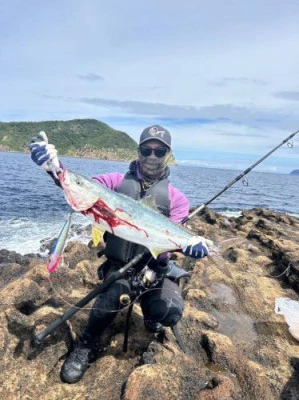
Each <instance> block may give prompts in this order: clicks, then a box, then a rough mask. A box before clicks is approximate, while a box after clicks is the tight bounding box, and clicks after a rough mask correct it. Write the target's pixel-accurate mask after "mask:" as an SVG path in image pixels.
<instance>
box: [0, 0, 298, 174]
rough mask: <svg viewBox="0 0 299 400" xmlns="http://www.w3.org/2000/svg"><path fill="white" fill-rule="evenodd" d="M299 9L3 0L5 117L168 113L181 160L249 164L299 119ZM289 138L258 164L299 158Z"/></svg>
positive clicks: (133, 130)
mask: <svg viewBox="0 0 299 400" xmlns="http://www.w3.org/2000/svg"><path fill="white" fill-rule="evenodd" d="M298 20H299V2H298V0H285V1H284V2H282V1H281V0H263V1H260V0H226V1H223V0H210V1H206V2H204V1H199V0H187V1H186V0H185V1H180V0H177V1H173V0H151V1H150V2H146V3H145V2H142V1H140V0H127V1H123V0H109V1H108V0H105V1H104V0H84V1H83V0H72V1H71V0H69V1H64V0H59V1H58V0H52V1H51V2H46V1H40V0H27V1H26V2H25V1H23V0H10V1H9V2H8V1H7V2H5V1H4V0H2V1H0V93H1V95H0V121H1V122H11V121H44V120H47V121H48V120H71V119H74V118H95V119H97V120H99V121H103V122H105V123H107V124H109V125H110V126H111V127H113V128H115V129H119V130H121V131H124V132H126V133H128V134H129V135H130V136H131V137H132V138H133V139H134V140H136V141H138V139H139V136H140V133H141V132H142V130H143V129H144V128H145V127H147V126H149V125H153V124H160V125H163V126H165V127H166V128H168V129H169V130H170V132H171V134H172V141H173V152H174V155H175V157H176V159H177V161H178V162H179V163H184V164H189V163H191V164H196V165H199V166H204V167H216V168H230V169H240V170H242V169H245V168H247V167H248V166H250V165H251V164H252V163H254V162H256V161H257V160H258V159H260V158H261V157H262V156H264V155H265V154H266V153H268V152H269V151H270V150H271V149H273V148H275V147H276V146H277V145H278V144H280V143H281V142H282V141H283V140H284V139H285V138H287V137H288V136H289V135H290V134H291V133H293V132H295V131H296V130H298V129H299V68H298V65H299V51H298V43H299V25H298ZM34 134H35V132H34ZM291 145H293V147H289V146H287V145H286V144H284V145H283V146H282V147H280V148H279V149H278V150H277V151H276V152H275V153H274V154H273V155H271V156H270V157H269V158H268V159H267V160H265V161H264V162H262V163H261V164H260V165H259V166H258V167H257V168H256V170H259V171H267V172H278V173H289V172H290V171H291V170H293V169H298V168H299V134H298V135H297V136H295V138H294V139H293V141H292V144H291Z"/></svg>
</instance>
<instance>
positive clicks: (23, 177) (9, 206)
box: [0, 152, 299, 254]
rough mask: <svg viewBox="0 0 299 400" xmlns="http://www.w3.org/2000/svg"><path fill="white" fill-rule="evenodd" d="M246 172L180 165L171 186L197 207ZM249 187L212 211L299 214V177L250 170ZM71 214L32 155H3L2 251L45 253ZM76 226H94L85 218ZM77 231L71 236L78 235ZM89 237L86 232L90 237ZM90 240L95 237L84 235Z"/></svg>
mask: <svg viewBox="0 0 299 400" xmlns="http://www.w3.org/2000/svg"><path fill="white" fill-rule="evenodd" d="M61 161H62V162H63V164H64V165H65V166H66V167H68V168H69V169H71V170H73V171H76V172H78V173H81V174H83V175H86V176H94V175H98V174H102V173H108V172H117V171H118V172H126V171H127V168H128V163H126V162H116V161H104V160H89V159H81V158H72V157H61ZM240 173H241V171H233V170H223V169H222V170H221V169H212V168H200V167H196V166H186V165H178V166H176V167H171V176H170V178H171V182H172V183H173V185H174V186H176V187H177V188H178V189H180V190H181V191H182V192H184V193H185V194H186V196H187V197H188V198H189V201H190V205H191V206H192V207H196V206H198V205H201V204H203V203H205V202H206V201H208V200H209V199H211V198H212V197H213V196H214V195H215V194H216V193H218V192H219V191H220V190H222V189H223V188H224V187H225V186H226V185H227V184H228V183H229V182H231V181H232V180H233V179H234V178H236V177H237V176H238V175H239V174H240ZM247 179H248V186H245V185H243V184H242V182H241V181H239V182H237V183H235V184H234V185H233V186H232V187H230V188H229V189H228V190H227V191H225V193H223V194H222V195H221V196H220V197H219V198H218V199H216V200H215V201H213V202H212V203H211V204H210V205H209V208H211V209H213V210H215V211H217V212H220V213H223V214H225V215H238V214H239V213H240V212H241V210H243V209H251V208H254V207H263V208H269V209H272V210H275V211H280V212H283V213H287V214H291V215H296V216H298V215H299V176H291V175H283V174H270V173H262V172H254V171H252V172H250V173H249V174H248V175H247ZM69 211H70V207H69V206H68V204H67V203H66V201H65V199H64V195H63V192H62V190H61V189H60V188H59V187H57V186H56V185H55V184H54V183H53V181H52V179H51V178H50V177H49V176H48V175H47V174H46V173H45V172H44V171H43V170H42V169H41V168H39V167H37V166H36V165H35V164H34V163H33V162H32V161H31V159H30V155H29V154H20V153H8V152H0V228H1V229H0V249H3V248H4V249H8V250H14V251H17V252H19V253H21V254H26V253H35V252H39V249H40V246H41V241H42V240H44V239H48V238H52V237H54V236H56V235H57V234H58V232H59V231H60V229H61V227H62V225H63V222H64V220H65V218H66V216H67V214H68V212H69ZM73 223H74V224H82V225H88V223H89V222H88V221H87V220H86V219H85V218H84V217H83V216H81V215H79V214H76V215H75V216H74V217H73ZM75 231H76V229H73V230H72V231H71V234H70V238H71V239H73V238H74V236H75V235H76V233H75ZM85 235H86V233H85ZM80 239H81V240H83V241H85V242H87V241H88V240H89V239H90V238H89V237H84V236H82V237H81V238H80Z"/></svg>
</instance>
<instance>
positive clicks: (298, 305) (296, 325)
mask: <svg viewBox="0 0 299 400" xmlns="http://www.w3.org/2000/svg"><path fill="white" fill-rule="evenodd" d="M275 313H276V314H281V315H283V316H284V318H285V320H286V323H287V324H288V325H289V331H290V334H291V335H292V336H293V338H294V339H296V340H298V341H299V301H296V300H292V299H289V298H288V297H279V298H277V299H275Z"/></svg>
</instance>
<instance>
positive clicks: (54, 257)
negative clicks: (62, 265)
mask: <svg viewBox="0 0 299 400" xmlns="http://www.w3.org/2000/svg"><path fill="white" fill-rule="evenodd" d="M72 214H73V213H72V212H71V213H70V214H69V215H68V217H67V220H66V221H65V223H64V225H63V227H62V229H61V231H60V233H59V235H58V237H57V240H56V242H55V244H54V246H53V248H52V250H51V253H50V257H49V260H48V262H47V266H46V268H47V270H48V272H50V273H51V272H54V271H55V270H56V269H57V267H58V265H59V262H60V259H61V256H62V253H63V250H64V247H65V243H66V239H67V236H68V233H69V229H70V226H71V218H72Z"/></svg>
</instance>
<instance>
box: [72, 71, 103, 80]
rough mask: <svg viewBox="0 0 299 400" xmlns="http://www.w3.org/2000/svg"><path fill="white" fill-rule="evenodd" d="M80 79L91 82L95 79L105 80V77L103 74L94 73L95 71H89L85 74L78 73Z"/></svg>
mask: <svg viewBox="0 0 299 400" xmlns="http://www.w3.org/2000/svg"><path fill="white" fill-rule="evenodd" d="M77 77H78V78H79V79H82V80H84V81H89V82H95V81H103V80H104V78H103V77H102V76H101V75H98V74H94V73H92V72H91V73H89V74H85V75H77Z"/></svg>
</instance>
